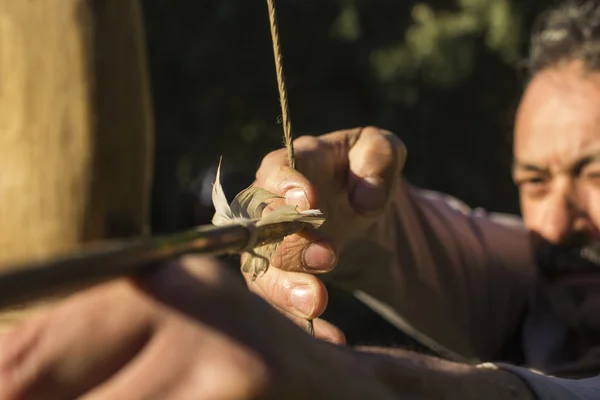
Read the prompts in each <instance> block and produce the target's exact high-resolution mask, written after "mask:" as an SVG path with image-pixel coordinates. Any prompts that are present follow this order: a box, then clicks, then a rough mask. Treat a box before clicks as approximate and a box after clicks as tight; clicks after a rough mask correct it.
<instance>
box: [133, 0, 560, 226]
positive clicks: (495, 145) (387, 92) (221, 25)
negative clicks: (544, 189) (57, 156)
mask: <svg viewBox="0 0 600 400" xmlns="http://www.w3.org/2000/svg"><path fill="white" fill-rule="evenodd" d="M552 3H553V2H551V1H547V0H546V1H545V0H535V1H523V0H512V1H509V0H437V1H420V2H417V1H408V0H406V1H401V0H338V1H333V0H332V1H326V0H278V2H277V11H278V19H279V23H280V34H281V44H282V50H283V57H284V66H285V73H286V78H287V85H288V90H289V99H290V108H291V119H292V124H293V128H294V136H296V137H297V136H300V135H305V134H310V135H318V134H322V133H327V132H329V131H333V130H337V129H342V128H353V127H356V126H364V125H376V126H379V127H383V128H386V129H389V130H391V131H393V132H395V133H396V134H398V135H399V136H400V137H401V138H402V139H403V140H404V142H405V143H406V145H407V147H408V149H409V159H408V163H407V166H406V169H405V174H406V176H407V177H408V179H409V180H410V181H411V182H412V183H413V184H415V185H418V186H421V187H425V188H430V189H435V190H440V191H443V192H446V193H450V194H452V195H454V196H457V197H458V198H460V199H461V200H463V201H465V202H466V203H467V204H468V205H470V206H472V207H484V208H486V209H488V210H491V211H503V212H513V213H517V212H518V202H517V194H516V188H515V187H514V185H513V183H512V181H511V179H510V162H511V130H512V122H513V116H514V112H515V109H516V106H517V104H518V100H519V97H520V94H521V92H522V90H523V86H524V83H525V80H526V71H525V69H524V67H523V59H524V57H525V56H526V52H527V46H528V36H529V33H530V27H531V24H532V22H533V19H534V18H535V17H536V15H538V14H539V12H540V11H542V10H543V9H544V8H545V7H547V6H548V5H550V4H552ZM143 4H144V11H145V19H146V33H147V39H148V53H149V58H150V69H151V79H152V86H153V101H154V113H155V118H156V157H155V181H154V190H153V212H152V226H153V229H154V231H155V232H169V231H173V230H178V229H184V228H187V227H189V226H191V225H193V224H196V223H207V222H209V218H210V215H211V210H210V204H209V203H208V204H207V201H209V199H206V198H204V199H203V197H202V196H205V195H206V188H208V189H210V187H209V186H207V185H206V183H207V182H210V183H212V180H213V179H214V172H215V171H214V166H215V164H216V163H217V162H218V159H219V156H221V155H223V160H224V165H225V172H226V175H225V178H224V182H223V184H224V186H225V188H226V190H227V191H228V192H229V199H230V200H231V197H232V196H233V195H234V194H235V193H237V192H238V191H239V190H241V189H242V188H244V187H245V186H247V185H248V184H250V183H251V181H252V179H253V173H254V171H255V170H256V168H257V166H258V163H259V162H260V160H261V158H262V157H263V156H264V155H265V154H266V153H267V152H269V151H271V150H273V149H276V148H278V147H281V146H282V139H281V136H282V125H281V123H280V109H279V97H278V92H277V82H276V78H275V69H274V62H273V54H272V47H271V39H270V31H269V24H268V14H267V6H266V2H265V1H263V0H210V1H209V0H144V1H143ZM203 177H208V180H206V181H205V184H204V188H205V189H202V187H203V186H202V185H201V182H202V178H203ZM203 193H204V194H203ZM203 202H204V203H203ZM203 204H204V205H203Z"/></svg>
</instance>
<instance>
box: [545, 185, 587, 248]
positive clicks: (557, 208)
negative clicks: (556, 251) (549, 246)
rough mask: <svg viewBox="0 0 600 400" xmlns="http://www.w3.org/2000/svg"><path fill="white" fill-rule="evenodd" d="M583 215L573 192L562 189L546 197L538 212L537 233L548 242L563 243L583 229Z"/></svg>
mask: <svg viewBox="0 0 600 400" xmlns="http://www.w3.org/2000/svg"><path fill="white" fill-rule="evenodd" d="M584 220H585V216H584V213H583V212H582V211H581V208H580V207H579V205H578V203H577V199H575V193H573V192H572V191H564V192H562V193H555V194H554V195H553V196H552V197H550V198H548V199H547V202H546V204H545V205H544V210H543V212H542V213H540V221H539V224H538V233H539V234H540V235H541V236H542V237H543V238H544V239H545V240H547V241H548V242H550V243H553V244H557V245H558V244H563V243H565V242H567V241H568V240H569V238H570V237H571V236H572V235H573V234H574V233H576V232H577V231H579V230H584V229H585V226H586V224H585V223H584Z"/></svg>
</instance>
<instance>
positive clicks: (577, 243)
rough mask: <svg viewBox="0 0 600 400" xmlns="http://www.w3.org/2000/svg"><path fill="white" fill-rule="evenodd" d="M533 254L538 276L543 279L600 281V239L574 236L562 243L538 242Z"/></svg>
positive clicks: (550, 280)
mask: <svg viewBox="0 0 600 400" xmlns="http://www.w3.org/2000/svg"><path fill="white" fill-rule="evenodd" d="M535 255H536V261H537V267H538V272H539V274H540V278H542V279H543V280H545V281H548V282H557V281H565V283H567V282H571V281H577V282H578V281H581V280H584V281H587V282H588V283H593V282H595V281H598V282H599V283H600V241H596V240H586V239H582V238H576V239H574V240H571V241H570V242H569V243H567V244H563V245H553V244H550V243H540V242H538V245H537V246H536V252H535ZM582 283H583V282H582Z"/></svg>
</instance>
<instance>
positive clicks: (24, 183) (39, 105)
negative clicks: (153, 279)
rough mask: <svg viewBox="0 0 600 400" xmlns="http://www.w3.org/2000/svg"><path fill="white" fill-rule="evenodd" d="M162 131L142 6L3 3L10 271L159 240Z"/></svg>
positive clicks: (125, 2) (0, 200) (1, 206)
mask: <svg viewBox="0 0 600 400" xmlns="http://www.w3.org/2000/svg"><path fill="white" fill-rule="evenodd" d="M152 128H153V127H152V118H151V106H150V95H149V88H148V78H147V70H146V55H145V42H144V38H143V28H142V18H141V11H140V6H139V3H138V1H137V0H43V1H29V0H0V269H2V268H6V267H7V266H8V265H10V264H14V263H22V262H26V261H33V260H36V259H40V258H45V257H51V256H55V255H58V254H60V253H63V252H67V251H70V250H73V249H74V248H75V247H77V246H78V245H80V244H81V243H83V242H89V241H92V240H101V239H106V238H110V237H116V236H129V235H137V234H142V233H145V232H147V230H148V228H147V221H148V217H147V215H148V211H149V210H148V209H149V204H148V203H149V189H150V185H151V169H152V144H153V142H152V138H153V132H152ZM1 295H2V294H1V293H0V296H1ZM20 314H22V313H21V312H17V311H15V312H10V313H3V314H0V325H2V323H3V322H4V324H6V321H8V320H11V319H13V318H16V315H20Z"/></svg>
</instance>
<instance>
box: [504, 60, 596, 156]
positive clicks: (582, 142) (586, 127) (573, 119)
mask: <svg viewBox="0 0 600 400" xmlns="http://www.w3.org/2000/svg"><path fill="white" fill-rule="evenodd" d="M599 150H600V71H599V72H588V71H585V70H583V69H582V68H581V67H579V66H577V65H572V66H568V65H564V66H560V67H557V68H552V69H549V70H547V71H542V72H540V73H539V74H538V75H537V76H536V77H535V78H534V79H533V80H532V81H531V83H530V84H529V86H528V87H527V89H526V91H525V94H524V96H523V99H522V101H521V104H520V106H519V110H518V113H517V118H516V123H515V141H514V156H515V159H516V160H519V161H521V162H523V163H536V164H546V165H547V166H551V165H557V166H561V165H564V164H569V163H574V162H577V160H578V159H580V158H582V157H586V156H589V154H590V153H591V152H596V151H599ZM564 166H566V165H564Z"/></svg>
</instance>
